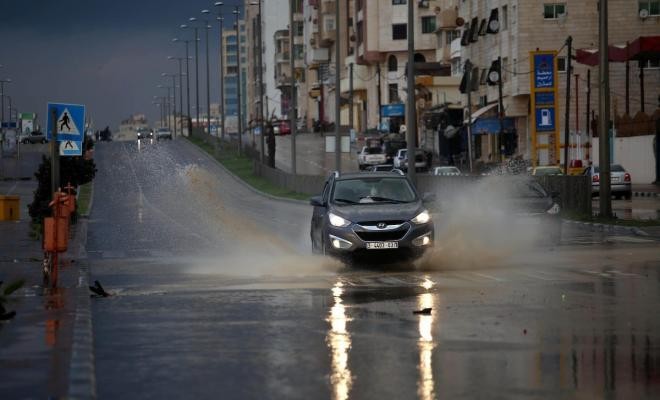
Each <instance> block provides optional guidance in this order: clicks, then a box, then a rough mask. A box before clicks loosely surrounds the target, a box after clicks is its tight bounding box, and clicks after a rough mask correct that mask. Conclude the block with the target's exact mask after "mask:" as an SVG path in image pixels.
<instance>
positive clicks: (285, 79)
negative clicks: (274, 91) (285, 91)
mask: <svg viewBox="0 0 660 400" xmlns="http://www.w3.org/2000/svg"><path fill="white" fill-rule="evenodd" d="M275 86H276V87H277V88H278V89H282V88H286V87H289V86H291V78H290V77H289V76H287V75H280V76H278V77H277V79H275Z"/></svg>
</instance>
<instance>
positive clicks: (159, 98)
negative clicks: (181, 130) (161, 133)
mask: <svg viewBox="0 0 660 400" xmlns="http://www.w3.org/2000/svg"><path fill="white" fill-rule="evenodd" d="M153 99H154V101H152V102H151V104H154V105H157V106H158V108H159V111H160V121H159V124H160V127H161V128H162V127H163V125H165V123H164V122H163V102H162V101H160V100H161V97H160V96H154V97H153Z"/></svg>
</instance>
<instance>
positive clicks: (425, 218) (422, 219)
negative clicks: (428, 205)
mask: <svg viewBox="0 0 660 400" xmlns="http://www.w3.org/2000/svg"><path fill="white" fill-rule="evenodd" d="M430 220H431V214H429V212H428V211H427V210H424V211H422V212H421V213H419V214H418V215H417V216H416V217H415V218H413V219H412V222H414V223H416V224H425V223H427V222H429V221H430Z"/></svg>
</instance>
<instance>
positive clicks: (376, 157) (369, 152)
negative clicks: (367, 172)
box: [357, 146, 386, 170]
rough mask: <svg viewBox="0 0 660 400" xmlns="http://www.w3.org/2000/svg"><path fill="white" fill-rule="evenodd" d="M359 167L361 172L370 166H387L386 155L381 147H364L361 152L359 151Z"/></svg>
mask: <svg viewBox="0 0 660 400" xmlns="http://www.w3.org/2000/svg"><path fill="white" fill-rule="evenodd" d="M357 154H358V167H359V168H360V170H363V169H365V168H367V167H368V166H370V165H380V164H385V161H386V157H385V153H383V150H382V149H381V148H380V147H368V146H363V147H362V150H361V151H358V153H357Z"/></svg>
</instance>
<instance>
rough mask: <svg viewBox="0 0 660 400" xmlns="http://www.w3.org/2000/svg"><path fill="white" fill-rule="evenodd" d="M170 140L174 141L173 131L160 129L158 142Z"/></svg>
mask: <svg viewBox="0 0 660 400" xmlns="http://www.w3.org/2000/svg"><path fill="white" fill-rule="evenodd" d="M161 139H169V140H172V131H170V130H169V128H158V130H157V131H156V140H161Z"/></svg>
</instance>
